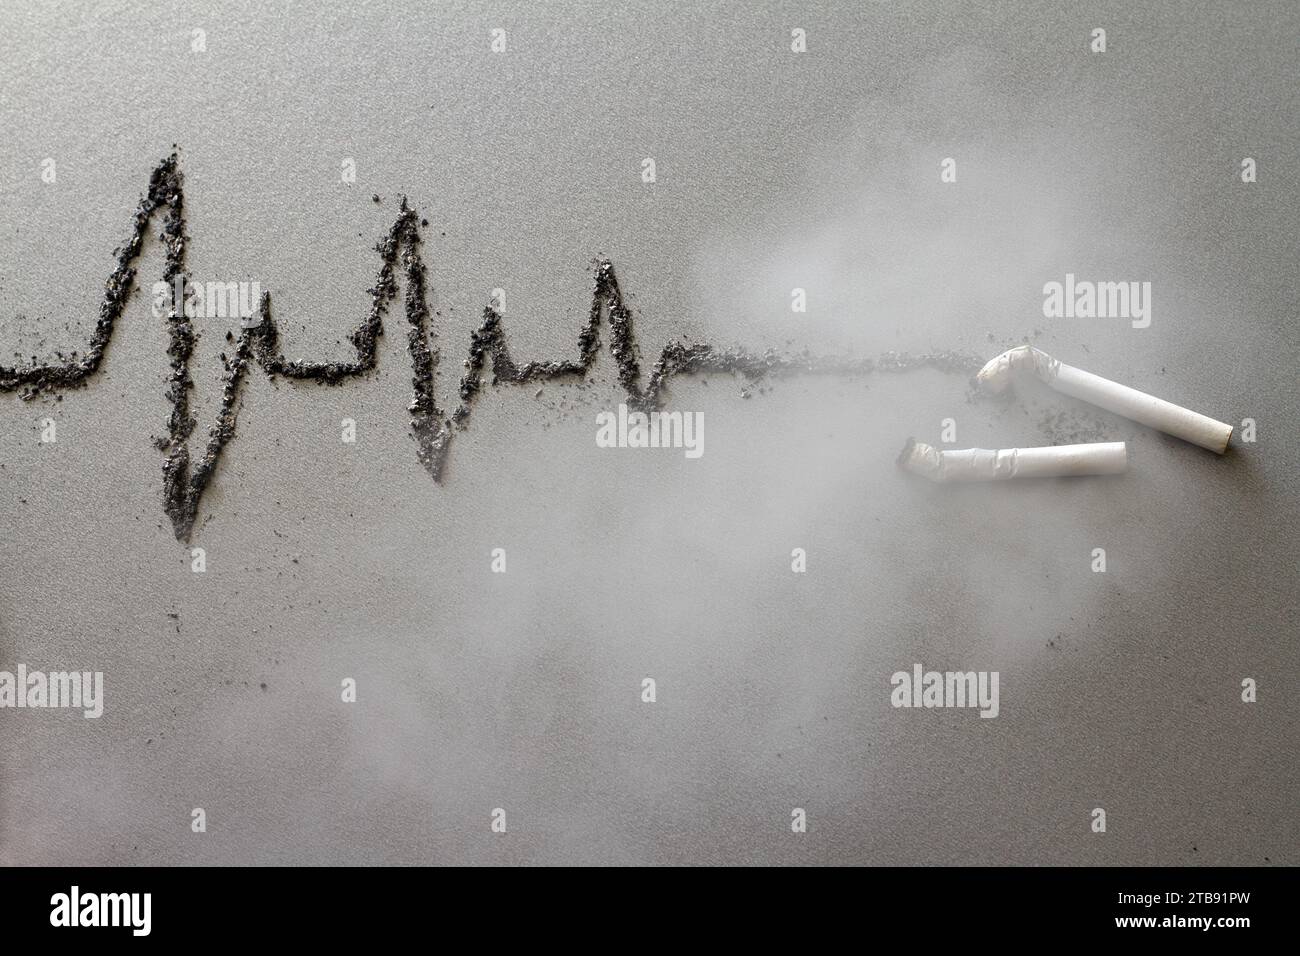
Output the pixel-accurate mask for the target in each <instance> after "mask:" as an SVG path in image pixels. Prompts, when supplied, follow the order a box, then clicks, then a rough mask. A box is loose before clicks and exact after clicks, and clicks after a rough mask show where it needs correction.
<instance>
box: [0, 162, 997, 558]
mask: <svg viewBox="0 0 1300 956" xmlns="http://www.w3.org/2000/svg"><path fill="white" fill-rule="evenodd" d="M184 208H185V199H184V190H183V188H182V175H181V171H180V165H179V158H178V156H177V154H176V153H172V154H171V155H170V156H168V157H167V158H165V159H163V160H162V161H161V162H160V163H159V164H158V166H157V167H156V168H155V169H154V170H153V172H152V174H151V175H150V178H149V189H148V192H147V193H146V194H145V195H144V196H143V197H142V198H141V199H140V202H139V205H138V206H137V208H136V211H135V214H134V219H133V226H132V230H131V235H130V237H129V238H128V239H127V241H126V242H125V243H124V244H123V245H122V246H121V247H119V248H118V249H116V250H115V251H114V254H115V256H116V257H117V264H116V266H115V268H114V269H113V272H112V274H111V275H109V277H108V280H107V281H106V282H105V284H104V299H103V301H102V302H101V303H100V307H99V318H98V320H97V322H96V324H95V329H94V332H93V333H92V334H91V337H90V341H89V344H88V346H87V348H86V350H85V352H84V353H83V354H81V355H78V353H77V352H73V353H71V356H70V358H69V360H68V361H66V362H63V363H56V364H44V365H42V364H36V363H35V362H33V363H32V364H27V365H17V366H11V367H5V366H0V392H13V391H19V392H21V394H22V397H23V398H24V399H28V400H29V399H32V398H35V397H36V396H38V395H40V394H42V393H46V392H59V391H62V390H65V389H71V388H79V387H82V386H84V385H86V384H87V382H88V380H89V378H90V377H91V376H92V375H94V374H95V372H96V371H97V370H98V369H99V366H100V363H101V362H102V361H103V358H104V354H105V352H106V350H107V348H108V345H109V342H110V341H111V339H112V336H113V329H114V326H115V324H116V322H117V320H118V319H119V318H120V317H121V314H122V311H123V309H124V308H125V306H126V301H127V298H128V297H129V296H130V293H131V291H132V289H133V286H134V282H135V276H136V270H135V266H134V263H135V261H136V259H137V258H138V256H139V255H140V251H141V249H142V247H143V245H144V239H145V233H146V230H147V229H148V227H149V223H150V222H151V221H152V220H153V217H154V216H155V214H158V213H161V214H162V216H163V223H162V233H161V235H160V239H161V241H162V243H163V246H164V253H165V264H164V267H163V275H162V278H163V280H164V281H165V282H167V284H168V285H169V286H173V283H174V280H175V279H176V278H177V277H182V278H183V279H188V278H189V275H188V273H187V272H186V270H185V251H186V240H187V236H186V234H185V212H184ZM376 251H377V252H378V253H379V256H380V268H379V273H378V275H377V277H376V280H375V285H374V287H373V288H372V289H370V290H368V291H369V292H370V293H371V297H372V298H371V303H370V308H369V310H368V311H367V313H366V316H365V318H364V319H363V320H362V322H361V324H360V325H359V326H357V328H356V329H354V330H353V331H352V333H351V334H350V336H349V341H351V343H352V346H353V349H354V351H355V353H356V357H355V359H354V360H352V361H339V362H310V361H302V360H298V359H287V358H285V357H284V355H283V354H282V353H280V351H279V350H278V348H277V346H278V341H279V333H278V330H277V329H276V325H275V322H274V320H273V318H272V316H271V296H270V293H269V292H264V293H263V295H262V298H261V302H260V303H259V306H258V315H257V322H256V324H254V325H251V326H249V327H247V328H244V329H242V330H241V331H240V334H239V337H238V339H237V340H236V341H235V346H234V354H233V356H231V357H229V358H228V359H227V360H226V370H225V374H224V376H223V378H222V392H221V403H220V407H219V411H218V413H217V418H216V422H215V423H214V425H213V426H212V427H211V428H210V429H209V431H208V440H207V444H206V447H205V449H204V452H203V454H202V456H201V457H200V458H198V460H197V461H192V460H191V458H190V452H189V447H188V443H189V438H190V435H191V434H192V433H193V431H194V428H195V425H196V424H197V423H196V421H195V419H194V417H193V416H192V415H191V414H190V392H191V391H192V390H193V388H194V381H193V378H192V377H191V375H190V363H191V359H192V357H193V353H194V346H195V343H196V341H197V339H198V333H197V332H196V331H195V329H194V326H193V323H192V322H191V321H190V320H189V318H188V317H186V316H185V315H184V309H183V308H182V309H180V310H179V311H178V310H176V309H175V308H173V309H172V311H171V312H170V314H169V315H168V316H167V318H166V322H167V331H168V346H167V356H168V362H169V368H170V372H169V376H168V386H167V397H168V400H169V401H170V403H171V411H170V414H169V416H168V420H167V434H166V437H164V438H159V439H157V440H156V441H155V443H156V445H157V446H158V448H159V450H160V451H162V452H163V453H164V454H165V459H164V461H163V509H164V511H165V512H166V513H167V516H168V517H169V518H170V519H171V522H172V529H173V531H174V532H175V534H176V538H177V540H179V541H188V540H189V538H190V535H191V533H192V532H193V529H194V521H195V517H196V515H197V513H198V508H199V504H200V502H201V501H202V498H203V492H204V490H205V489H206V488H207V486H208V483H209V482H210V481H211V480H212V476H213V474H214V473H215V471H216V468H217V465H218V463H219V462H220V460H221V455H222V453H223V451H224V450H225V448H226V445H227V444H228V443H229V442H230V440H231V439H232V438H233V437H234V436H235V426H236V418H237V410H238V405H239V397H240V394H241V391H242V388H243V384H244V380H245V379H246V377H247V374H248V369H249V366H250V364H252V363H254V362H255V363H256V364H257V365H259V366H261V368H262V370H263V371H264V372H265V373H266V374H267V375H268V376H270V377H271V378H273V379H274V378H275V377H276V376H277V375H278V376H284V377H285V378H290V379H296V380H303V381H312V382H318V383H324V384H327V385H340V384H342V383H344V382H346V381H348V380H350V379H354V378H359V377H362V376H364V375H366V374H367V373H369V372H371V371H372V370H373V369H374V368H375V367H376V365H377V351H378V342H379V338H380V337H381V336H382V335H383V332H384V326H383V320H384V315H385V314H386V312H387V311H388V305H389V303H390V302H391V301H392V300H393V299H395V298H396V296H397V285H398V275H399V274H400V275H401V277H402V279H403V281H404V284H405V299H404V309H405V314H406V321H407V326H408V327H407V330H406V338H407V348H408V351H409V352H410V357H411V386H412V391H413V396H412V400H411V404H410V405H409V406H408V411H409V412H410V415H411V429H412V433H413V435H414V437H415V441H416V457H417V459H418V460H419V462H420V464H421V465H422V466H423V467H424V469H425V470H426V471H427V472H428V473H429V475H430V476H431V477H432V478H433V480H434V481H435V482H438V481H440V480H441V478H442V474H443V470H444V467H445V465H446V461H447V456H448V453H449V451H450V446H451V440H452V436H453V434H454V433H455V431H456V430H458V429H462V428H464V427H466V426H467V425H468V423H469V419H470V414H471V410H472V408H473V404H474V400H475V398H476V397H477V395H478V394H479V393H480V391H481V390H482V389H483V386H484V384H485V383H486V382H487V381H488V380H487V379H486V375H487V368H488V365H489V363H490V365H491V378H490V384H492V385H500V384H508V385H524V384H529V383H537V382H548V381H555V380H566V379H574V378H584V377H585V376H586V375H587V373H588V372H589V371H590V370H591V368H592V366H593V365H594V364H595V362H596V358H597V356H598V355H599V352H600V345H601V341H600V331H601V326H602V320H604V319H605V318H606V317H607V318H608V321H609V327H610V342H609V349H610V352H611V353H612V354H613V356H614V359H615V362H616V363H617V368H618V380H619V384H620V386H621V387H622V388H623V390H624V391H625V392H626V393H627V398H628V404H629V405H630V406H632V407H634V408H636V409H638V410H642V411H651V410H654V409H656V408H659V407H660V406H661V403H662V398H663V393H664V389H665V387H666V386H667V385H668V383H669V381H670V380H671V379H672V378H673V377H674V376H678V375H693V374H699V373H705V372H733V373H739V374H741V375H744V376H745V377H747V378H749V379H751V380H757V379H761V378H763V377H764V376H767V375H792V374H814V375H816V374H820V375H851V376H858V375H866V374H869V373H871V372H901V371H907V370H910V369H915V368H922V367H929V368H936V369H939V370H941V371H945V372H950V373H957V374H962V375H967V376H970V375H973V373H975V372H976V371H978V370H979V369H980V367H981V366H982V365H983V364H984V363H983V361H982V360H981V359H979V358H977V357H974V356H970V355H965V354H962V353H958V352H951V351H939V352H929V353H922V354H910V353H905V352H887V353H884V354H883V355H881V356H880V357H879V358H877V359H870V358H865V359H851V358H833V357H818V356H813V355H810V354H809V353H808V351H807V350H804V351H803V352H802V353H800V354H795V355H788V354H783V353H780V352H777V351H775V350H773V349H767V350H764V351H762V352H750V351H746V350H743V349H738V348H720V347H718V346H714V345H708V344H690V345H687V344H683V343H680V342H673V343H670V344H668V345H666V346H665V347H664V349H663V351H662V352H661V353H660V355H659V359H658V361H656V362H655V363H654V365H653V367H652V368H651V369H650V372H649V375H648V377H646V378H645V380H644V384H642V380H643V375H642V369H641V363H640V361H639V359H638V352H639V349H638V345H637V341H636V337H635V335H634V333H633V330H632V313H631V311H630V310H629V309H628V308H627V306H625V305H624V304H623V296H622V293H621V291H620V289H619V285H618V280H617V278H616V277H615V275H614V266H613V265H612V263H611V262H610V261H609V260H608V259H600V260H598V261H597V265H596V271H595V278H594V281H593V285H592V301H591V310H590V312H589V313H588V317H587V322H586V325H584V326H583V327H582V329H581V330H580V331H579V333H578V355H577V357H576V358H572V359H560V360H554V361H533V362H527V363H525V364H523V365H520V364H517V363H516V362H515V360H514V359H513V357H512V356H511V355H510V349H509V345H508V342H507V339H506V334H505V330H504V327H503V325H502V322H501V315H500V313H499V312H497V311H496V310H495V309H494V308H492V307H491V306H487V307H486V308H484V310H483V322H482V324H481V325H480V326H479V327H478V328H477V329H476V330H475V331H474V332H473V333H472V334H471V338H470V348H469V354H468V356H467V357H466V359H465V361H464V368H465V371H464V374H463V375H462V377H461V380H460V387H459V404H458V405H457V407H456V408H455V410H454V411H453V412H452V413H451V414H450V415H447V414H444V412H443V411H442V410H441V409H440V408H439V406H438V401H437V397H436V391H435V387H434V378H435V370H436V368H437V365H438V360H439V352H438V350H437V349H433V348H431V347H430V345H429V339H430V329H429V307H428V301H427V296H426V291H425V288H426V286H425V266H424V261H423V260H422V258H421V256H420V219H419V217H418V216H417V215H416V213H415V211H414V210H412V209H409V208H408V207H407V204H406V201H405V200H403V201H402V207H401V211H400V213H399V215H398V217H397V220H396V222H394V223H393V226H392V228H391V229H390V230H389V232H388V234H387V236H385V237H384V238H383V239H382V240H381V241H380V242H379V243H378V244H377V246H376Z"/></svg>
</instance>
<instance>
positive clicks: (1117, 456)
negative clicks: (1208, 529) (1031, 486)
mask: <svg viewBox="0 0 1300 956" xmlns="http://www.w3.org/2000/svg"><path fill="white" fill-rule="evenodd" d="M898 464H899V466H900V467H902V468H905V469H906V470H907V471H910V472H912V473H913V474H917V475H921V476H923V477H925V478H929V479H930V480H931V481H939V482H946V481H1001V480H1003V479H1007V478H1058V477H1066V476H1070V475H1118V474H1122V473H1123V472H1125V471H1127V470H1128V446H1127V445H1125V444H1124V442H1122V441H1114V442H1092V443H1090V444H1086V445H1051V446H1047V447H1043V448H999V449H989V448H962V449H956V450H952V451H940V450H939V449H937V448H935V447H934V446H932V445H927V444H926V443H925V442H920V441H917V440H916V439H914V438H909V439H908V440H907V444H906V445H904V446H903V451H902V452H901V453H900V454H899V456H898Z"/></svg>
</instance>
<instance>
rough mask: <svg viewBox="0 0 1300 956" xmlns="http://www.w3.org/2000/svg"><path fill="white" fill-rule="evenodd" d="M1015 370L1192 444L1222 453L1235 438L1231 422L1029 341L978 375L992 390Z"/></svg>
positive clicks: (998, 389)
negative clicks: (1052, 353) (1095, 371)
mask: <svg viewBox="0 0 1300 956" xmlns="http://www.w3.org/2000/svg"><path fill="white" fill-rule="evenodd" d="M1017 369H1026V370H1028V371H1031V372H1033V373H1034V374H1035V375H1036V376H1038V378H1040V379H1042V381H1044V382H1046V383H1047V384H1048V385H1050V386H1051V387H1052V388H1054V389H1056V390H1057V391H1058V392H1061V393H1062V394H1064V395H1070V396H1072V397H1074V398H1079V399H1082V400H1083V401H1085V402H1091V403H1092V404H1093V405H1096V406H1098V407H1100V408H1104V409H1106V411H1108V412H1114V413H1115V414H1116V415H1123V416H1124V417H1125V418H1131V419H1132V420H1133V421H1135V422H1139V423H1141V424H1143V425H1147V426H1149V427H1151V428H1154V429H1156V430H1158V431H1162V432H1164V433H1165V434H1167V435H1174V436H1176V437H1178V438H1181V439H1183V440H1184V441H1189V442H1191V443H1192V444H1193V445H1200V446H1201V447H1202V448H1208V449H1209V450H1210V451H1212V452H1215V453H1216V454H1219V455H1222V454H1223V453H1224V452H1225V451H1226V450H1227V448H1228V439H1229V438H1230V437H1232V426H1231V425H1227V424H1225V423H1223V422H1219V421H1215V420H1214V419H1213V418H1210V417H1208V416H1206V415H1201V414H1199V413H1197V412H1194V411H1192V410H1191V409H1190V408H1183V407H1182V406H1181V405H1175V404H1174V403H1173V402H1166V401H1165V400H1164V399H1161V398H1156V397H1155V396H1154V395H1148V394H1147V393H1146V392H1139V391H1138V390H1137V389H1136V388H1129V387H1128V386H1127V385H1121V384H1119V383H1118V382H1112V381H1111V380H1110V379H1107V378H1102V377H1101V376H1100V375H1093V374H1092V373H1091V372H1085V371H1084V370H1083V369H1080V368H1075V367H1074V366H1073V365H1066V364H1065V363H1064V362H1060V361H1057V360H1056V359H1054V358H1052V357H1051V356H1050V355H1048V354H1047V353H1046V352H1043V351H1040V350H1039V349H1036V348H1034V347H1033V346H1031V345H1021V346H1017V347H1016V348H1014V349H1010V350H1008V351H1006V352H1003V353H1002V354H1001V355H999V356H998V357H997V358H995V359H993V360H992V361H990V362H989V363H988V364H987V365H985V366H984V367H983V368H982V369H980V371H979V373H978V374H977V375H976V376H975V378H976V380H977V381H978V382H979V383H980V385H981V386H982V387H984V388H986V389H988V390H989V391H990V392H994V393H997V392H1001V391H1004V390H1005V389H1006V387H1007V385H1009V384H1010V382H1011V375H1012V372H1014V371H1015V370H1017Z"/></svg>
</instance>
